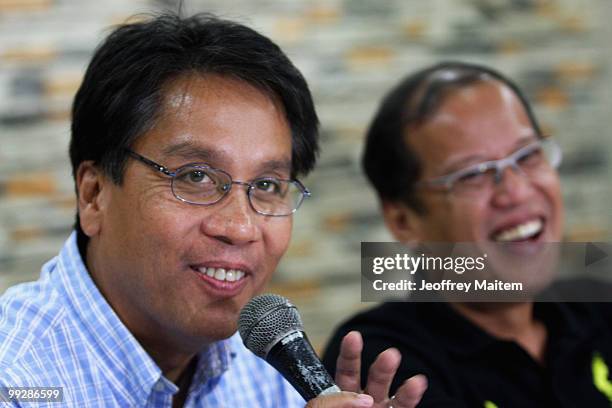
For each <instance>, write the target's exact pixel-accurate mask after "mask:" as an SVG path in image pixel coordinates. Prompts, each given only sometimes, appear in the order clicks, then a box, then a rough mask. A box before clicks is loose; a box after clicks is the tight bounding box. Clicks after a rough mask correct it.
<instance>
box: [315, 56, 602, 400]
mask: <svg viewBox="0 0 612 408" xmlns="http://www.w3.org/2000/svg"><path fill="white" fill-rule="evenodd" d="M560 161H561V150H560V148H559V146H558V145H557V144H556V143H555V142H554V140H552V139H550V138H546V137H544V135H543V134H542V132H541V129H540V127H539V125H538V122H537V120H536V118H535V116H534V114H533V112H532V110H531V107H530V106H529V103H528V102H527V100H526V99H525V97H524V96H523V94H522V93H521V91H520V90H519V89H518V87H517V86H516V85H515V84H514V83H513V82H511V81H510V80H509V79H507V78H505V77H504V76H503V75H501V74H500V73H498V72H496V71H494V70H491V69H489V68H487V67H483V66H478V65H472V64H464V63H443V64H439V65H435V66H431V67H428V68H426V69H423V70H421V71H419V72H417V73H415V74H414V75H411V76H409V77H408V78H406V79H405V80H404V81H402V82H401V83H400V84H399V85H398V86H396V87H395V88H394V89H393V90H392V91H391V92H390V93H389V94H388V95H387V96H386V98H385V99H384V101H383V102H382V105H381V107H380V109H379V111H378V113H377V115H376V117H375V118H374V121H373V123H372V124H371V127H370V129H369V131H368V135H367V142H366V147H365V153H364V157H363V165H364V168H365V171H366V174H367V176H368V178H369V180H370V181H371V183H372V184H373V186H374V188H375V189H376V191H377V193H378V195H379V197H380V200H381V204H382V210H383V214H384V218H385V222H386V225H387V226H388V228H389V229H390V231H391V232H392V234H393V235H394V237H395V238H396V239H397V240H398V241H400V242H402V243H406V244H410V245H417V244H424V243H425V244H426V243H471V244H473V246H475V247H477V248H478V249H479V250H480V252H481V253H485V254H486V253H489V254H490V253H495V252H496V250H497V249H499V248H500V247H503V248H504V249H507V250H509V251H512V252H513V253H515V254H523V256H524V257H525V258H530V257H531V259H534V260H539V259H541V258H542V256H541V255H542V251H544V250H545V249H546V245H544V243H551V242H552V243H554V242H560V241H561V240H562V231H563V202H562V198H561V191H560V185H559V177H558V174H557V171H556V168H557V166H558V165H559V164H560ZM509 272H510V273H515V274H520V273H521V272H524V270H523V269H521V268H520V266H519V265H516V267H515V268H512V267H511V268H510V269H509ZM538 273H542V271H540V270H535V271H534V275H537V274H538ZM525 278H526V279H534V280H537V279H539V278H540V277H538V276H529V277H525ZM540 283H541V282H540ZM430 300H431V299H430ZM600 306H601V305H600ZM600 306H596V305H593V304H563V303H552V302H550V303H534V302H533V301H530V300H522V301H513V302H488V303H487V302H464V301H451V302H448V303H443V302H430V303H420V302H402V303H400V302H396V303H386V304H383V305H381V306H379V307H376V308H374V309H372V310H370V311H367V312H365V313H361V314H359V315H357V316H355V317H353V318H352V319H351V320H349V321H348V322H347V323H345V324H344V325H343V326H342V327H340V329H339V330H338V331H337V333H336V335H335V336H334V338H333V339H332V340H331V343H330V345H329V346H328V349H327V351H326V354H325V359H324V360H325V361H324V362H325V364H326V365H327V367H328V368H329V369H330V371H332V372H333V371H334V370H335V365H336V356H338V355H339V354H340V353H341V352H340V345H341V344H342V342H343V340H342V339H343V336H344V335H345V334H346V333H347V332H350V331H353V330H358V331H360V332H361V333H362V334H363V336H364V341H365V350H364V354H363V361H364V363H367V362H370V361H372V359H373V358H374V357H375V356H376V354H377V353H378V352H379V351H380V350H382V349H384V348H387V347H389V346H392V347H396V348H398V349H399V351H400V352H401V354H402V356H403V360H402V362H401V366H400V368H399V370H398V374H397V376H396V380H395V383H394V385H393V386H392V389H393V388H394V387H395V386H396V385H397V384H399V383H401V381H402V380H403V379H405V378H408V377H410V376H411V375H414V374H415V373H423V374H425V375H426V376H427V378H428V381H429V387H428V389H427V391H426V392H425V394H424V396H423V400H422V402H421V404H419V406H423V407H484V408H495V407H500V408H502V407H544V406H545V407H562V406H566V407H579V406H580V407H582V406H585V407H586V406H588V407H609V406H610V403H611V402H612V383H611V377H610V374H609V371H608V367H609V366H610V365H611V364H612V335H611V332H612V327H611V326H612V324H611V323H610V322H611V321H612V316H611V315H610V313H609V311H608V312H606V313H607V314H606V313H605V312H604V311H603V308H602V307H600ZM608 310H609V309H608Z"/></svg>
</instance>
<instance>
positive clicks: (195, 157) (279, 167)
mask: <svg viewBox="0 0 612 408" xmlns="http://www.w3.org/2000/svg"><path fill="white" fill-rule="evenodd" d="M161 153H162V155H163V157H164V159H167V158H169V157H178V158H179V159H181V160H184V161H190V162H194V161H201V162H205V163H214V164H217V163H220V162H222V161H223V159H224V158H225V159H227V157H226V155H225V154H223V153H222V152H218V151H215V150H210V149H206V148H203V147H199V146H196V145H194V144H193V143H190V142H182V143H177V144H173V145H170V146H167V147H165V148H164V149H162V152H161ZM291 168H292V166H291V159H283V160H268V161H266V162H264V163H262V164H261V165H260V166H259V168H258V172H259V173H267V172H275V171H276V172H282V173H285V172H286V173H291Z"/></svg>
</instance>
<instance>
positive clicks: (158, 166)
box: [125, 149, 312, 217]
mask: <svg viewBox="0 0 612 408" xmlns="http://www.w3.org/2000/svg"><path fill="white" fill-rule="evenodd" d="M125 152H126V153H127V154H128V155H129V156H130V157H131V158H133V159H136V160H138V161H139V162H141V163H143V164H146V165H147V166H149V167H151V168H152V169H154V170H156V171H159V172H160V173H162V174H164V175H166V176H168V177H171V181H170V190H172V195H173V196H174V197H175V198H176V199H177V200H179V201H182V202H184V203H187V204H191V205H201V206H209V205H214V204H217V203H218V202H220V201H221V200H223V199H224V198H225V197H227V196H228V194H229V193H230V192H231V191H232V185H234V184H236V185H240V186H247V187H248V188H247V190H246V194H247V198H248V201H249V206H250V207H251V209H252V210H253V211H255V212H256V213H257V214H260V215H264V216H266V217H288V216H290V215H293V214H294V213H295V212H296V211H297V210H298V209H299V208H300V206H301V205H302V203H303V202H304V200H305V199H306V198H310V197H312V193H311V192H310V190H308V188H306V186H304V184H302V182H301V181H300V180H298V179H280V178H274V177H262V178H257V179H254V180H252V181H251V182H246V181H240V180H234V179H233V178H232V176H231V175H230V174H229V173H228V172H227V171H225V170H223V169H218V168H216V167H212V166H210V165H208V164H207V163H197V162H195V163H187V164H184V165H182V166H180V167H178V168H177V169H175V170H174V171H172V170H170V169H169V168H168V167H166V166H162V165H161V164H159V163H156V162H154V161H153V160H151V159H149V158H147V157H145V156H143V155H141V154H139V153H136V152H135V151H133V150H131V149H125ZM186 167H196V168H203V169H210V170H214V171H217V172H221V173H223V174H225V175H226V176H227V177H228V179H229V181H230V182H229V183H228V184H229V188H227V189H225V186H223V187H224V188H223V191H224V193H223V195H222V196H221V197H219V198H218V199H217V200H215V201H213V202H211V203H196V202H193V201H189V200H187V199H185V198H183V197H181V196H179V195H178V194H177V193H176V192H175V191H174V179H175V177H176V175H177V174H178V173H179V172H180V171H181V170H182V169H184V168H186ZM263 180H276V181H286V182H289V183H294V184H295V185H296V186H297V187H298V189H299V190H300V191H301V192H302V197H301V198H300V201H299V202H298V203H297V205H296V206H295V208H294V209H293V210H292V211H291V212H290V213H289V214H266V213H264V212H261V211H259V210H257V209H256V208H255V206H253V202H252V201H251V191H253V189H255V185H254V184H253V182H255V181H263Z"/></svg>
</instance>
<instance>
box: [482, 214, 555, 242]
mask: <svg viewBox="0 0 612 408" xmlns="http://www.w3.org/2000/svg"><path fill="white" fill-rule="evenodd" d="M543 230H544V221H543V220H542V219H541V218H534V219H531V220H528V221H525V222H522V223H520V224H517V225H513V226H511V227H508V228H503V229H501V230H499V231H497V232H496V233H494V234H493V240H494V241H497V242H518V241H528V240H536V239H537V238H538V237H539V236H540V234H541V233H542V231H543Z"/></svg>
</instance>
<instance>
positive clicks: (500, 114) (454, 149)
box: [406, 81, 537, 171]
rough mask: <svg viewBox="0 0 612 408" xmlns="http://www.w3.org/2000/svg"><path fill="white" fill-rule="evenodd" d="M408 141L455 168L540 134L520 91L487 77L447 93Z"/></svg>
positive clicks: (432, 160) (435, 163)
mask: <svg viewBox="0 0 612 408" xmlns="http://www.w3.org/2000/svg"><path fill="white" fill-rule="evenodd" d="M407 136H408V137H407V138H406V139H407V140H406V141H407V143H409V144H410V145H411V146H412V148H413V149H414V150H415V152H416V153H417V155H418V156H419V157H420V158H421V159H422V160H426V161H427V162H428V163H424V164H426V167H435V168H436V169H438V168H440V169H442V171H449V170H454V169H456V168H458V167H461V166H462V165H464V164H470V163H473V162H478V161H485V160H490V159H492V158H495V156H500V157H502V156H504V155H506V154H509V153H511V152H512V151H513V150H515V149H517V148H518V147H520V146H521V145H524V144H525V143H528V142H529V141H530V140H533V139H535V138H536V137H537V134H536V130H535V129H534V128H533V126H532V123H531V121H530V120H529V117H528V115H527V112H526V110H525V107H524V106H523V105H522V103H521V101H520V99H519V98H518V96H517V95H516V94H515V93H514V92H513V91H512V90H511V89H510V88H509V87H508V86H506V85H505V84H502V83H501V82H498V81H481V82H478V83H475V84H471V85H469V86H465V87H462V88H461V89H457V90H454V91H453V92H452V93H449V94H448V95H446V97H445V99H444V100H443V101H442V103H441V104H440V106H439V107H438V109H437V110H436V112H434V113H433V115H432V116H431V117H430V118H429V119H428V120H427V121H426V122H425V123H424V124H423V125H421V126H419V127H418V128H417V129H412V131H408V132H407Z"/></svg>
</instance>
